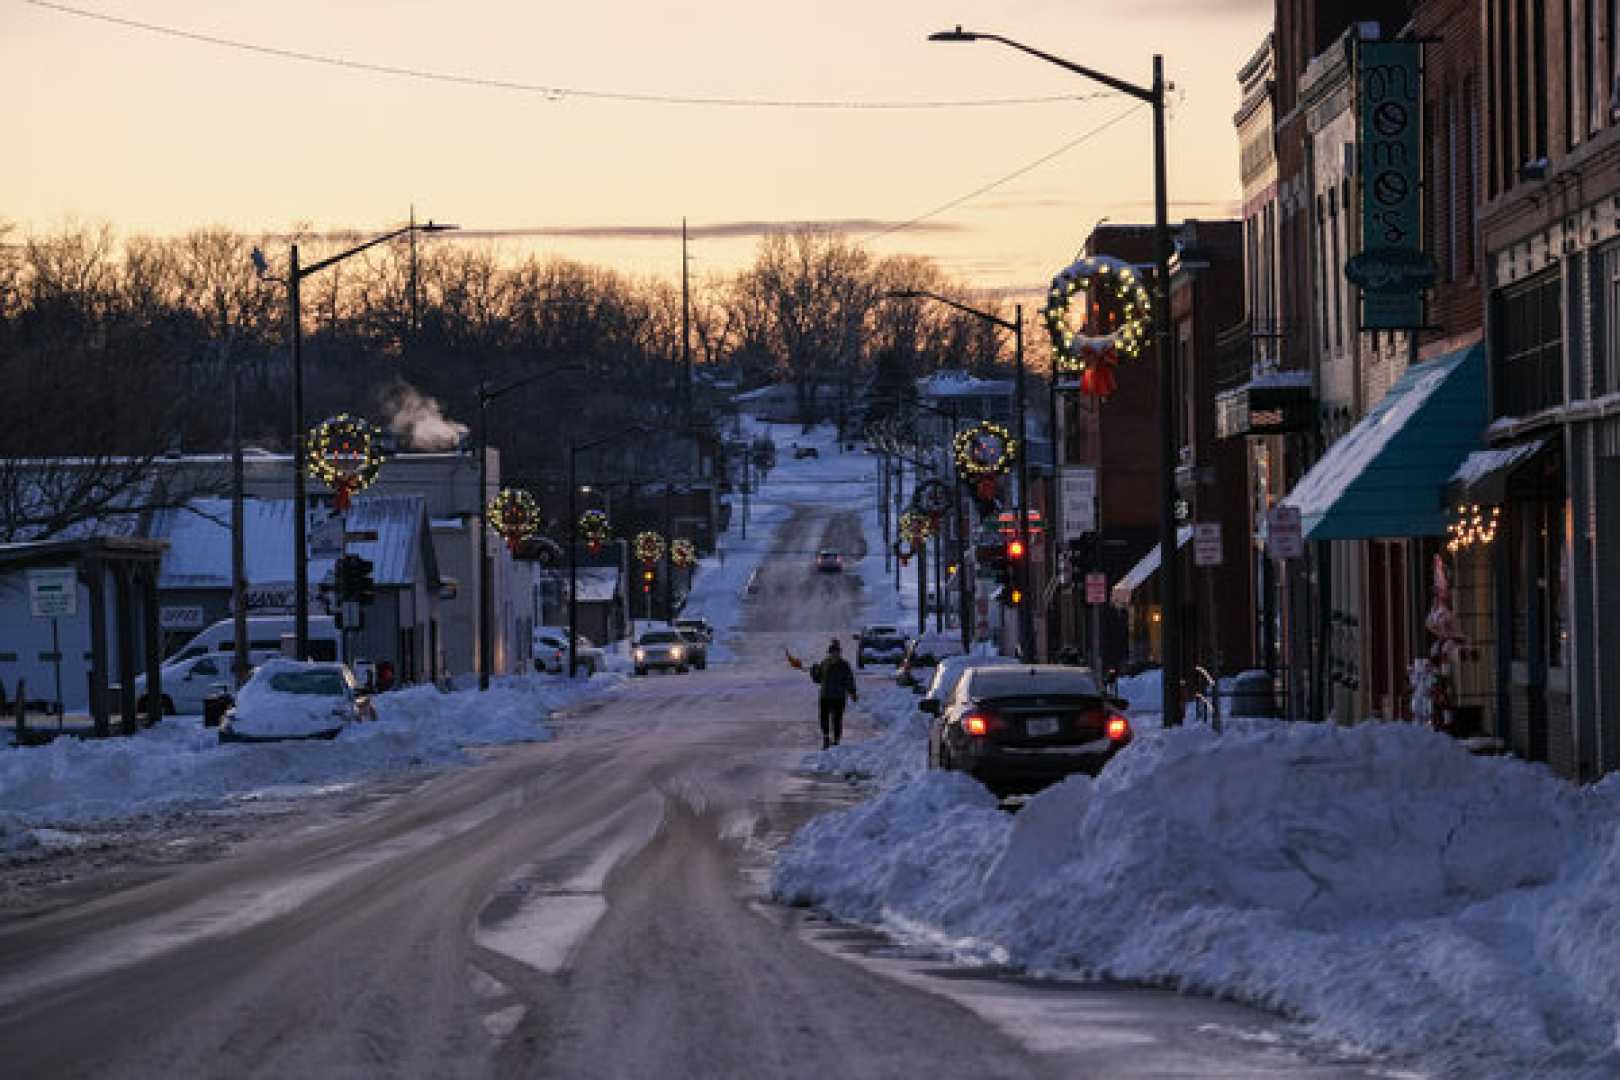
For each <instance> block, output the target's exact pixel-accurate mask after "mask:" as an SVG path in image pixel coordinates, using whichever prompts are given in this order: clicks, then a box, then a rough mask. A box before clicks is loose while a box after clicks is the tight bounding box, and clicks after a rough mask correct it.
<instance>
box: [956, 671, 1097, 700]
mask: <svg viewBox="0 0 1620 1080" xmlns="http://www.w3.org/2000/svg"><path fill="white" fill-rule="evenodd" d="M970 690H971V691H972V694H973V696H974V697H976V698H979V699H981V700H983V699H985V698H1001V697H1028V696H1030V695H1034V694H1078V695H1083V696H1086V697H1097V696H1098V692H1097V682H1096V680H1095V679H1093V678H1092V677H1091V674H1090V673H1089V672H1085V671H1079V670H1073V671H1043V670H1041V669H1040V668H996V669H995V670H993V671H979V670H974V671H973V682H972V685H971V687H970Z"/></svg>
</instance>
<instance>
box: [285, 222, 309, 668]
mask: <svg viewBox="0 0 1620 1080" xmlns="http://www.w3.org/2000/svg"><path fill="white" fill-rule="evenodd" d="M303 281H304V275H303V273H302V272H301V270H300V269H299V266H298V245H297V244H294V245H292V255H291V258H290V261H289V263H288V269H287V308H288V312H289V316H290V319H291V322H292V330H291V332H292V369H293V400H292V413H293V415H292V421H293V550H292V557H293V650H294V652H293V655H294V659H297V660H308V659H309V495H308V493H307V491H306V490H305V487H304V473H305V472H307V471H308V469H309V462H308V460H307V459H306V458H305V454H306V452H307V450H306V446H305V442H304V312H303V304H302V300H301V298H300V295H299V294H300V293H301V292H302V291H303V289H302V285H303Z"/></svg>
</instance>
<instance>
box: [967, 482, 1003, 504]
mask: <svg viewBox="0 0 1620 1080" xmlns="http://www.w3.org/2000/svg"><path fill="white" fill-rule="evenodd" d="M1000 493H1001V486H1000V485H999V484H997V483H996V478H995V477H993V476H981V477H979V480H978V482H977V483H976V484H974V485H973V494H974V495H976V496H977V497H978V500H979V501H980V502H986V503H987V502H995V500H996V496H997V495H998V494H1000Z"/></svg>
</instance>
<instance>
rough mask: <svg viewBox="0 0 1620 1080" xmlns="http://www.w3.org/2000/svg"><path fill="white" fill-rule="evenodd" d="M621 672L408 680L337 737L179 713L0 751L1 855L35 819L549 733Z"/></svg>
mask: <svg viewBox="0 0 1620 1080" xmlns="http://www.w3.org/2000/svg"><path fill="white" fill-rule="evenodd" d="M620 681H622V680H620V679H619V678H618V677H617V676H607V677H603V676H598V677H597V678H594V679H591V680H588V681H586V680H581V681H580V682H578V683H575V684H573V685H570V684H569V683H568V682H567V681H566V680H562V679H557V678H548V677H545V676H519V677H515V678H503V679H497V680H495V682H494V684H493V685H492V686H491V687H490V689H489V691H488V692H486V693H482V694H481V693H479V692H478V691H476V690H458V691H454V692H452V693H448V694H447V693H441V692H440V691H439V690H437V689H435V688H433V687H431V686H419V687H412V688H410V689H408V690H400V691H396V692H393V693H388V694H380V695H378V696H377V697H376V698H375V699H374V700H375V701H376V704H377V711H378V716H379V718H378V720H377V721H376V722H375V723H365V724H358V725H354V726H352V727H350V728H348V729H346V730H344V731H343V732H342V733H341V734H340V735H339V736H338V737H337V738H336V739H334V740H332V741H330V742H325V741H316V742H280V743H262V744H231V745H225V746H221V745H220V743H219V738H218V735H217V734H216V732H215V730H214V729H212V728H205V727H203V726H202V725H201V724H200V723H199V722H198V721H197V719H195V718H184V717H181V718H169V719H166V720H164V721H163V722H162V723H160V724H158V725H157V726H156V727H154V728H152V729H150V730H149V731H145V732H142V733H141V734H139V735H137V736H135V737H133V738H127V739H104V740H98V741H90V740H80V739H58V740H56V741H55V742H53V743H50V744H49V745H46V746H39V747H26V748H15V749H7V750H0V854H4V853H6V852H15V851H19V850H24V849H28V848H32V847H35V846H37V845H38V844H39V842H40V835H39V830H41V829H45V828H47V827H51V826H55V827H59V828H60V827H71V826H73V825H75V824H84V823H89V822H97V821H107V820H112V819H118V818H129V817H136V816H142V815H151V814H164V813H171V812H174V811H179V810H198V809H213V808H218V807H222V806H229V805H232V804H233V803H240V802H242V801H243V800H245V799H252V798H254V797H256V796H257V795H258V794H259V793H262V792H265V791H267V790H273V791H274V793H275V794H276V795H278V796H281V797H286V796H288V795H289V794H297V793H298V792H300V791H304V792H306V793H307V792H312V791H315V790H317V789H319V788H320V787H323V786H330V785H332V784H340V783H348V782H353V781H358V780H363V779H367V778H370V777H373V776H377V775H381V774H385V773H392V772H398V771H401V770H404V769H411V768H419V767H425V766H439V765H450V764H456V763H459V762H464V761H466V760H468V757H467V754H466V752H465V750H466V748H467V747H472V746H490V745H496V744H501V743H515V742H533V741H537V740H542V739H546V738H549V737H550V735H549V733H548V731H547V729H546V728H545V726H544V724H543V723H542V721H544V720H545V718H546V717H547V716H549V715H550V714H551V713H552V712H553V711H555V710H556V709H557V708H559V707H560V706H562V705H563V704H565V703H567V702H568V701H570V700H572V699H575V698H578V697H580V696H582V695H585V694H591V693H601V692H603V691H604V690H605V689H607V688H608V687H609V686H611V685H616V684H617V683H619V682H620ZM289 786H291V790H289Z"/></svg>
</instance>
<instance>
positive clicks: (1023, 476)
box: [886, 27, 1057, 661]
mask: <svg viewBox="0 0 1620 1080" xmlns="http://www.w3.org/2000/svg"><path fill="white" fill-rule="evenodd" d="M957 32H958V33H960V32H961V27H957ZM886 295H887V296H888V297H890V298H892V299H895V300H935V301H938V302H939V303H941V304H944V305H945V306H946V307H950V308H955V309H956V310H957V311H960V312H962V313H963V314H966V315H972V316H974V317H975V318H979V319H983V320H984V321H985V322H988V323H994V324H995V325H996V326H999V327H1001V328H1002V329H1003V330H1011V331H1012V333H1013V358H1014V363H1015V365H1016V371H1017V385H1016V391H1015V395H1016V396H1015V397H1014V399H1013V400H1014V408H1015V409H1016V411H1017V414H1018V415H1017V419H1016V420H1015V421H1014V423H1015V425H1016V426H1017V428H1018V539H1019V540H1020V541H1021V542H1022V543H1023V545H1024V550H1026V551H1027V550H1029V435H1028V432H1027V431H1026V430H1025V424H1024V305H1023V304H1015V305H1013V317H1012V320H1011V321H1008V320H1007V319H1003V318H1002V317H1001V316H1000V315H997V314H995V313H994V312H991V311H980V310H979V309H978V308H976V307H969V306H968V305H966V304H963V303H959V302H957V301H955V300H952V299H951V298H950V297H948V296H941V295H939V293H936V292H929V291H928V290H927V289H896V290H894V291H893V292H890V293H887V294H886ZM1056 437H1057V436H1056V434H1055V433H1054V435H1053V438H1056ZM1024 575H1025V577H1026V580H1023V581H1021V582H1020V584H1021V585H1023V586H1024V591H1025V592H1028V591H1029V581H1028V580H1027V575H1028V571H1027V570H1026V571H1025V572H1024ZM1018 646H1019V651H1020V652H1021V653H1022V655H1023V658H1024V659H1025V660H1031V661H1032V660H1034V658H1035V620H1034V614H1033V613H1032V612H1031V611H1030V609H1029V605H1028V604H1020V605H1019V606H1018Z"/></svg>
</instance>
